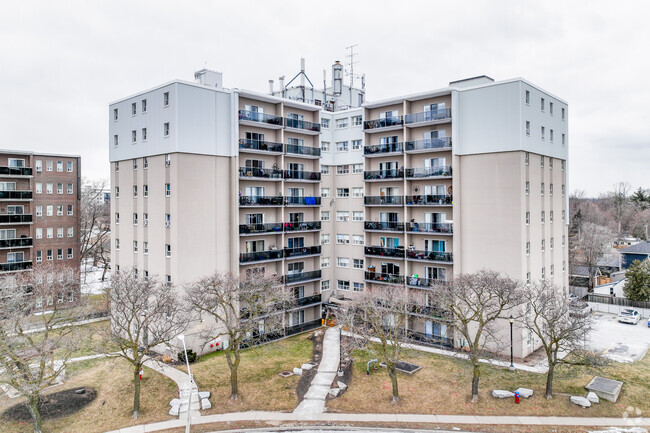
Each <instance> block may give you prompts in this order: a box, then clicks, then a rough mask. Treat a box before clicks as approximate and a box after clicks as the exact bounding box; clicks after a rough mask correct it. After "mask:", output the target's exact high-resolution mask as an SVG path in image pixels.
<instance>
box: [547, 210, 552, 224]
mask: <svg viewBox="0 0 650 433" xmlns="http://www.w3.org/2000/svg"><path fill="white" fill-rule="evenodd" d="M548 219H549V221H550V222H553V211H549V213H548Z"/></svg>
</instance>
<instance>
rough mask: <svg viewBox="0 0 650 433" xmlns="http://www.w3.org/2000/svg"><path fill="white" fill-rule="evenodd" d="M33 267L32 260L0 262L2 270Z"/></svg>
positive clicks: (9, 270) (0, 270)
mask: <svg viewBox="0 0 650 433" xmlns="http://www.w3.org/2000/svg"><path fill="white" fill-rule="evenodd" d="M31 268H32V261H31V260H27V261H24V262H11V263H0V272H11V271H24V270H25V269H31Z"/></svg>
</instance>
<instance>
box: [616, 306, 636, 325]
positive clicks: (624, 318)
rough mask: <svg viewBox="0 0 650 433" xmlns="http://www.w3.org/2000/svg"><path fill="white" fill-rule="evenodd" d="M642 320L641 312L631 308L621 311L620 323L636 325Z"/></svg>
mask: <svg viewBox="0 0 650 433" xmlns="http://www.w3.org/2000/svg"><path fill="white" fill-rule="evenodd" d="M640 320H641V315H640V314H639V312H638V311H636V310H632V309H631V308H626V309H625V310H621V312H620V313H618V321H619V322H621V323H630V324H632V325H636V324H637V323H639V321H640Z"/></svg>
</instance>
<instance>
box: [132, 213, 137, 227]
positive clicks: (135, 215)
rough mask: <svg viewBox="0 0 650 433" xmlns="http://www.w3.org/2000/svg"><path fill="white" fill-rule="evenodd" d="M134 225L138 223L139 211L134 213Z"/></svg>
mask: <svg viewBox="0 0 650 433" xmlns="http://www.w3.org/2000/svg"><path fill="white" fill-rule="evenodd" d="M133 225H134V226H137V225H138V214H137V213H134V214H133Z"/></svg>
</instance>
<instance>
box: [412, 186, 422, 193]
mask: <svg viewBox="0 0 650 433" xmlns="http://www.w3.org/2000/svg"><path fill="white" fill-rule="evenodd" d="M413 192H414V193H416V194H417V193H419V192H420V187H419V186H414V187H413Z"/></svg>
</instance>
